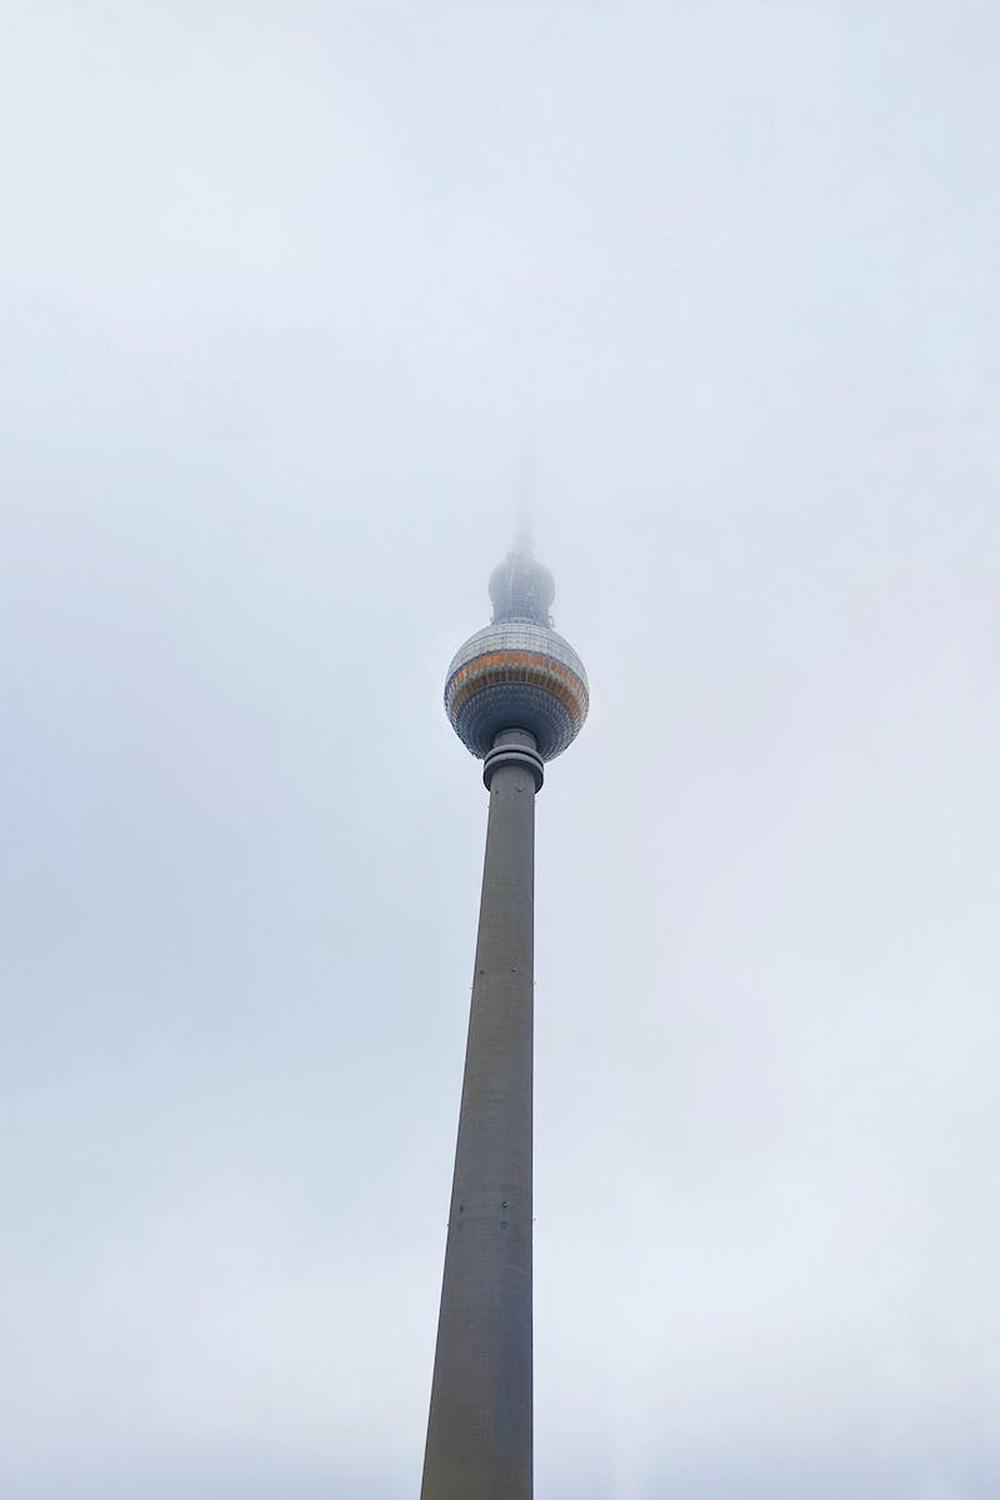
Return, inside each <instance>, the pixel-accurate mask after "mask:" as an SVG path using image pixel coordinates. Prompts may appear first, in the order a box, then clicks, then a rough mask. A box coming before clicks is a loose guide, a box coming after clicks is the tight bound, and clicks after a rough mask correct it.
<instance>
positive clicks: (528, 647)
mask: <svg viewBox="0 0 1000 1500" xmlns="http://www.w3.org/2000/svg"><path fill="white" fill-rule="evenodd" d="M554 597H555V583H554V582H553V579H552V574H551V573H550V572H549V570H548V569H547V568H543V567H542V565H541V563H538V562H536V561H535V560H534V558H533V557H532V556H531V555H530V552H529V551H528V548H527V544H526V543H521V544H519V545H518V546H517V547H516V548H515V549H514V550H513V551H512V552H510V553H509V554H508V556H507V558H506V560H505V561H504V562H502V563H501V564H500V566H499V567H498V568H497V569H496V570H495V571H494V573H493V576H492V578H491V579H490V598H491V599H492V601H493V619H492V621H491V623H490V624H489V625H487V626H485V628H484V629H482V630H477V631H476V633H475V635H472V636H470V637H469V639H468V640H467V641H466V643H465V645H464V646H462V647H461V648H460V650H459V651H458V652H457V653H456V655H455V657H454V659H453V661H452V663H451V666H450V667H449V668H448V676H447V680H446V682H445V689H444V704H445V709H446V711H447V714H448V718H449V719H450V720H451V726H452V728H453V729H454V731H455V733H456V734H457V735H458V737H459V739H460V740H461V741H462V743H463V744H464V745H466V746H467V747H468V749H469V750H471V751H472V754H473V755H478V756H479V758H480V759H483V758H484V757H485V756H486V755H488V754H489V752H490V750H491V749H492V748H493V743H494V741H495V739H496V736H497V735H498V734H500V733H502V732H503V731H504V730H506V729H526V730H528V732H529V733H530V734H532V735H534V737H535V741H536V744H537V747H538V754H539V755H540V756H541V758H542V760H552V759H553V757H554V756H556V755H559V754H560V753H561V752H562V751H563V750H565V749H566V747H567V746H568V745H570V744H572V742H573V740H575V739H576V736H577V735H578V734H579V732H580V729H581V727H582V725H583V721H584V719H585V718H586V717H587V709H588V708H589V706H590V694H589V689H588V687H587V674H586V672H585V671H584V668H583V662H582V661H581V660H580V658H579V657H578V656H577V654H576V652H575V651H574V650H573V647H572V646H571V645H570V644H569V642H568V641H564V640H563V638H562V636H561V635H558V634H557V633H556V632H555V631H554V630H553V628H552V620H551V617H550V615H549V606H550V604H551V603H552V600H553V598H554Z"/></svg>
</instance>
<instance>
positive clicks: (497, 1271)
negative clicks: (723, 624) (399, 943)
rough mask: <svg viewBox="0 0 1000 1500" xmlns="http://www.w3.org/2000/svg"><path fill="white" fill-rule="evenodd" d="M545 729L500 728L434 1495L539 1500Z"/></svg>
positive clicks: (439, 1369)
mask: <svg viewBox="0 0 1000 1500" xmlns="http://www.w3.org/2000/svg"><path fill="white" fill-rule="evenodd" d="M542 772H543V767H542V761H541V758H540V757H539V756H538V754H537V751H536V749H535V740H534V737H533V736H532V735H530V734H527V733H526V732H524V731H522V730H508V731H505V732H504V733H503V734H500V735H498V736H497V738H496V742H495V745H494V748H493V750H492V751H491V752H490V754H489V755H488V756H487V757H486V762H485V765H484V770H483V775H484V779H485V781H486V784H487V786H488V787H489V790H490V811H489V826H488V830H487V835H486V861H485V866H484V870H483V891H482V901H481V905H480V911H479V939H478V943H477V946H476V967H475V977H474V980H473V986H472V1010H471V1015H470V1020H469V1040H468V1047H467V1051H466V1057H465V1080H464V1084H463V1087H462V1107H461V1114H460V1117H459V1125H458V1147H457V1151H456V1156H455V1176H454V1183H453V1187H452V1196H451V1216H450V1220H449V1224H448V1243H447V1249H446V1251H445V1263H444V1285H443V1288H442V1292H441V1314H440V1319H439V1322H438V1336H437V1351H436V1354H435V1359H434V1381H433V1386H432V1391H431V1409H430V1419H429V1422H428V1429H427V1449H426V1453H425V1457H424V1478H423V1486H422V1488H421V1492H420V1493H421V1500H530V1497H531V1493H532V1453H531V1436H532V1434H531V1424H532V1416H531V1087H532V1043H533V993H532V990H533V966H534V840H535V792H536V791H537V789H538V788H539V787H540V786H541V782H542Z"/></svg>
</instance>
